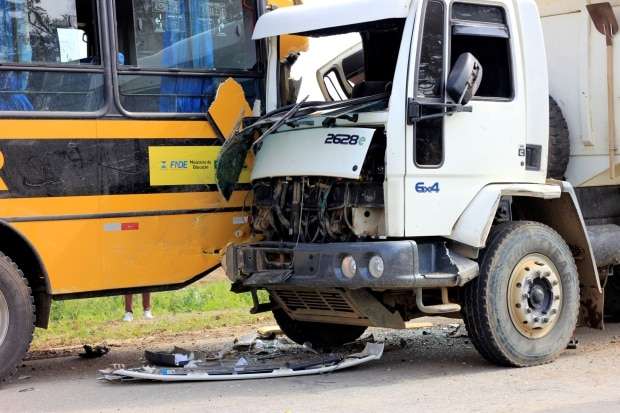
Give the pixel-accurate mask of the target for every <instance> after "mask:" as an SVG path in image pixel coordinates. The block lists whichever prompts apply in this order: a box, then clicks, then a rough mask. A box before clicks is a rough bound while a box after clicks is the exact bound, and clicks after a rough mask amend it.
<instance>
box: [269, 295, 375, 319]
mask: <svg viewBox="0 0 620 413" xmlns="http://www.w3.org/2000/svg"><path fill="white" fill-rule="evenodd" d="M270 293H271V295H272V296H273V297H274V298H275V299H276V300H277V301H278V302H279V303H280V305H281V306H282V307H284V309H285V310H286V312H287V313H289V314H290V315H291V316H292V317H293V318H295V319H298V320H304V321H323V322H330V321H331V322H335V321H336V320H338V321H341V322H343V321H344V322H345V323H350V324H365V323H366V322H367V321H364V320H367V319H366V317H365V316H364V315H362V314H361V313H359V312H358V311H357V310H356V309H355V307H354V305H353V304H352V302H351V300H350V299H349V297H347V295H346V294H345V293H343V292H340V291H338V290H329V291H314V290H272V291H270Z"/></svg>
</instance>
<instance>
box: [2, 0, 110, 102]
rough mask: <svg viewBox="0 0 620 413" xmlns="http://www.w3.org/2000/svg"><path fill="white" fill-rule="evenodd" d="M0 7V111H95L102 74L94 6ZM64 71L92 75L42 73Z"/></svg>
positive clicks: (85, 0) (21, 1)
mask: <svg viewBox="0 0 620 413" xmlns="http://www.w3.org/2000/svg"><path fill="white" fill-rule="evenodd" d="M3 4H4V5H3V6H2V9H1V10H0V64H1V65H2V67H1V68H0V110H2V111H62V112H70V111H81V112H84V111H95V110H97V109H98V108H100V107H101V106H102V104H103V74H102V73H103V68H102V67H101V66H100V65H101V57H100V47H99V41H98V40H99V39H98V38H99V32H98V24H97V7H96V3H95V1H94V0H62V1H52V0H39V1H27V0H12V1H6V2H4V3H3ZM68 66H80V67H81V68H83V69H87V70H88V71H91V72H92V73H79V72H63V71H58V70H55V71H45V70H43V69H44V68H45V67H56V68H59V67H60V68H62V67H68ZM91 69H92V70H91ZM97 72H100V73H97Z"/></svg>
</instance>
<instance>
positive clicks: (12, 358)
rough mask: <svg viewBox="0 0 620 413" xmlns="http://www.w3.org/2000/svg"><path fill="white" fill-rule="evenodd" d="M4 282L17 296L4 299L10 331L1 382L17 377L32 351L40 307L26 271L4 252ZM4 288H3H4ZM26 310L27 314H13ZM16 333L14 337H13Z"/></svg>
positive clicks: (0, 260)
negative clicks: (12, 309)
mask: <svg viewBox="0 0 620 413" xmlns="http://www.w3.org/2000/svg"><path fill="white" fill-rule="evenodd" d="M0 282H1V283H2V284H7V285H8V286H9V288H11V289H12V290H13V291H12V292H13V293H15V294H10V295H9V296H7V291H4V297H5V299H6V300H7V304H8V305H9V332H8V335H7V337H6V338H5V341H4V343H2V344H0V382H2V381H6V380H7V379H9V378H10V377H11V376H13V375H14V374H15V373H16V371H17V367H18V366H19V365H20V364H21V362H22V360H23V358H24V356H25V355H26V353H27V352H28V348H29V347H30V343H31V342H32V337H33V333H34V323H35V319H36V315H35V314H36V308H35V305H34V297H33V295H32V290H31V289H30V286H29V284H28V280H27V279H26V277H25V276H24V273H23V272H22V270H21V269H20V268H19V267H18V266H17V264H15V262H13V260H11V259H10V258H9V257H8V256H6V255H4V254H3V253H1V252H0ZM0 288H2V285H0ZM11 303H13V304H14V305H13V308H22V309H24V311H21V312H20V311H17V312H15V311H13V312H12V311H11V308H12V306H11ZM11 333H13V334H11Z"/></svg>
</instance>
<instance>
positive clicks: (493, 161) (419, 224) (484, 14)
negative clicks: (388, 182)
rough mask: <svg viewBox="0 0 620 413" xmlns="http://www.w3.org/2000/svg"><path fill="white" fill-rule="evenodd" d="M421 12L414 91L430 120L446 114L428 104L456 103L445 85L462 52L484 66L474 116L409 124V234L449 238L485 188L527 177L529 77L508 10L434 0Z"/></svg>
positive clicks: (414, 59)
mask: <svg viewBox="0 0 620 413" xmlns="http://www.w3.org/2000/svg"><path fill="white" fill-rule="evenodd" d="M421 7H422V10H421V16H422V19H421V21H420V24H419V27H418V33H419V35H418V38H419V42H418V44H417V46H414V47H413V48H412V49H413V50H412V60H411V61H412V62H416V64H413V63H412V64H411V65H410V73H409V78H410V81H409V92H408V93H409V100H410V101H411V100H413V101H415V102H418V103H419V104H420V105H421V114H422V115H429V114H437V113H441V112H442V111H443V110H444V109H437V107H436V106H435V107H431V106H429V105H428V104H433V103H434V104H437V103H439V104H441V103H450V101H449V99H448V98H447V97H446V94H445V83H446V80H447V77H448V73H449V70H450V68H451V67H452V65H453V64H454V62H455V61H456V60H457V59H458V57H459V56H460V55H461V54H462V53H466V52H469V53H472V54H473V55H474V56H475V57H476V58H477V59H478V60H479V61H480V63H481V64H482V67H483V79H482V84H481V87H480V89H479V91H478V93H477V96H476V97H475V98H474V99H473V100H472V101H471V102H470V103H469V106H471V107H472V112H471V113H457V114H455V115H452V116H445V117H438V118H434V119H429V120H422V121H410V122H408V123H409V124H408V126H407V136H406V139H407V172H406V177H405V197H406V201H405V202H406V216H405V223H406V235H407V236H449V235H450V234H451V232H452V228H453V226H454V224H455V223H456V221H457V219H458V218H459V216H460V215H461V213H462V212H463V211H464V209H465V208H466V207H467V205H468V204H469V203H470V202H471V201H472V200H473V198H474V197H475V195H476V194H477V193H478V192H479V191H480V190H481V189H482V188H483V187H484V186H486V185H487V184H489V183H496V182H519V181H520V180H521V179H522V178H524V174H525V172H526V165H525V149H526V148H525V102H524V99H523V93H522V84H523V82H522V78H523V74H522V71H521V69H520V64H519V59H517V58H516V57H515V56H519V53H518V42H517V39H516V36H517V33H516V30H515V33H513V32H512V30H511V28H512V27H516V25H515V24H513V21H512V16H513V13H512V11H513V10H512V8H511V7H509V6H508V5H504V6H496V5H488V4H475V3H471V2H468V3H460V2H446V1H443V0H428V1H426V2H424V3H423V4H422V6H421Z"/></svg>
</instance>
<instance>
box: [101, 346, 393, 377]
mask: <svg viewBox="0 0 620 413" xmlns="http://www.w3.org/2000/svg"><path fill="white" fill-rule="evenodd" d="M257 342H259V340H256V341H255V342H253V344H252V345H250V348H254V350H253V351H248V352H247V353H244V354H237V355H236V356H235V358H233V359H232V360H226V359H225V358H222V359H220V360H217V361H213V360H211V361H209V360H208V357H206V353H193V352H192V353H190V355H189V357H190V358H191V357H192V355H195V354H201V355H203V356H204V359H203V360H199V359H192V360H191V361H190V362H189V363H187V364H186V365H185V366H184V367H174V368H171V367H168V366H143V367H138V368H130V369H127V368H125V367H124V366H114V367H120V368H114V367H112V368H109V369H106V370H100V372H99V373H100V374H101V376H100V377H99V379H100V380H105V381H109V382H131V381H137V380H152V381H163V382H175V381H222V380H249V379H262V378H270V377H273V378H275V377H292V376H307V375H313V374H324V373H331V372H334V371H338V370H343V369H346V368H351V367H355V366H359V365H361V364H365V363H368V362H370V361H373V360H379V359H380V358H381V356H382V355H383V349H384V345H383V343H366V346H365V347H364V349H363V351H361V352H358V353H352V354H320V353H318V352H314V350H313V352H312V353H309V349H307V348H305V347H303V346H297V345H291V344H288V343H287V342H286V341H285V340H282V338H281V339H278V340H274V343H269V344H267V343H265V341H264V340H260V342H261V343H262V344H260V345H257ZM258 347H263V348H262V349H259V348H258ZM265 347H270V348H273V349H275V351H274V353H272V354H268V356H267V357H265V356H264V351H265ZM177 350H178V349H177ZM151 353H153V354H157V352H151ZM233 353H234V351H233ZM168 354H174V353H168ZM220 354H223V353H222V351H220Z"/></svg>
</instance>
